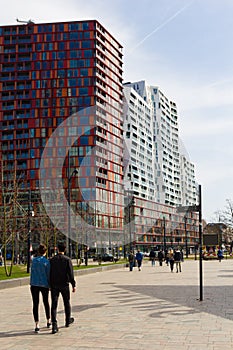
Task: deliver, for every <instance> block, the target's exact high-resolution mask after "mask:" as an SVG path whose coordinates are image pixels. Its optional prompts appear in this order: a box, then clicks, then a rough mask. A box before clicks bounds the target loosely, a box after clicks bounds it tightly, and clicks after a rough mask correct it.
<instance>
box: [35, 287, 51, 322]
mask: <svg viewBox="0 0 233 350" xmlns="http://www.w3.org/2000/svg"><path fill="white" fill-rule="evenodd" d="M30 289H31V294H32V301H33V317H34V321H35V322H39V301H40V292H41V294H42V297H43V304H44V308H45V314H46V318H47V320H48V319H49V318H50V308H49V288H45V287H38V286H31V288H30Z"/></svg>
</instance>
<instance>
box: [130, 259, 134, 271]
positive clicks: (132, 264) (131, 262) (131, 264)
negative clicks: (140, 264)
mask: <svg viewBox="0 0 233 350" xmlns="http://www.w3.org/2000/svg"><path fill="white" fill-rule="evenodd" d="M133 267H134V261H130V262H129V271H133Z"/></svg>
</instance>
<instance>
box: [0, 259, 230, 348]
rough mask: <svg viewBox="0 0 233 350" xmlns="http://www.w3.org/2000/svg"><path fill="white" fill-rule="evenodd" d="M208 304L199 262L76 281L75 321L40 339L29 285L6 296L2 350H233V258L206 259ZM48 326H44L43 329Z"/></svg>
mask: <svg viewBox="0 0 233 350" xmlns="http://www.w3.org/2000/svg"><path fill="white" fill-rule="evenodd" d="M203 271H204V289H203V299H204V300H203V301H202V302H200V301H199V262H198V261H186V262H184V263H183V266H182V273H175V272H174V273H171V272H170V270H169V267H167V266H166V265H164V266H162V267H159V266H158V265H157V266H156V267H154V268H153V267H151V265H150V262H147V263H145V264H144V266H143V269H142V271H140V272H139V271H137V269H136V268H135V270H134V271H133V272H129V271H128V269H127V268H125V267H123V266H122V267H119V268H118V269H115V270H112V271H104V272H96V273H92V274H88V275H82V276H79V277H77V283H78V288H77V292H76V293H75V294H74V293H72V310H73V312H72V313H73V316H74V317H75V323H74V324H73V325H71V326H70V327H69V328H65V327H64V313H63V305H62V302H61V300H60V302H59V308H58V322H59V326H60V329H59V332H58V333H57V334H55V335H53V334H51V330H48V329H47V328H45V322H46V321H45V316H44V311H43V309H42V307H41V310H40V315H41V323H40V327H41V332H40V333H39V334H34V332H33V330H34V322H33V318H32V310H31V307H32V304H31V295H30V291H29V286H20V287H16V288H8V289H1V290H0V347H1V349H3V350H7V349H12V350H30V349H33V350H37V349H46V350H51V349H63V350H66V349H67V350H68V349H69V350H74V349H78V350H89V349H90V350H97V349H98V350H99V349H105V350H113V349H114V350H115V349H116V350H118V349H121V350H122V349H124V350H131V349H134V350H137V349H138V350H139V349H140V350H142V349H150V350H151V349H152V350H154V349H155V350H157V349H159V350H178V349H179V350H204V349H205V350H219V349H220V348H221V349H224V350H228V349H229V350H230V349H232V348H233V286H232V285H233V260H224V261H222V262H221V263H219V262H218V261H204V262H203ZM43 326H44V327H43Z"/></svg>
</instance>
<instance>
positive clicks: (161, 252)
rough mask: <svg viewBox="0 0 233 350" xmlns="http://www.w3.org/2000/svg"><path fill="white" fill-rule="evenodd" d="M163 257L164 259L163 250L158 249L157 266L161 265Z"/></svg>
mask: <svg viewBox="0 0 233 350" xmlns="http://www.w3.org/2000/svg"><path fill="white" fill-rule="evenodd" d="M163 259H164V254H163V251H162V250H161V249H160V251H159V252H158V260H159V266H163Z"/></svg>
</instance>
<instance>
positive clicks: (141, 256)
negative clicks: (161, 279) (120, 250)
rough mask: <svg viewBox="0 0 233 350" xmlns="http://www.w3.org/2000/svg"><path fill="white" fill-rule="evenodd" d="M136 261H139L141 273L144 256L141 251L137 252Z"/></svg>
mask: <svg viewBox="0 0 233 350" xmlns="http://www.w3.org/2000/svg"><path fill="white" fill-rule="evenodd" d="M135 259H136V260H137V263H138V271H141V268H142V259H143V255H142V253H141V252H140V250H138V251H137V253H136V257H135Z"/></svg>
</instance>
